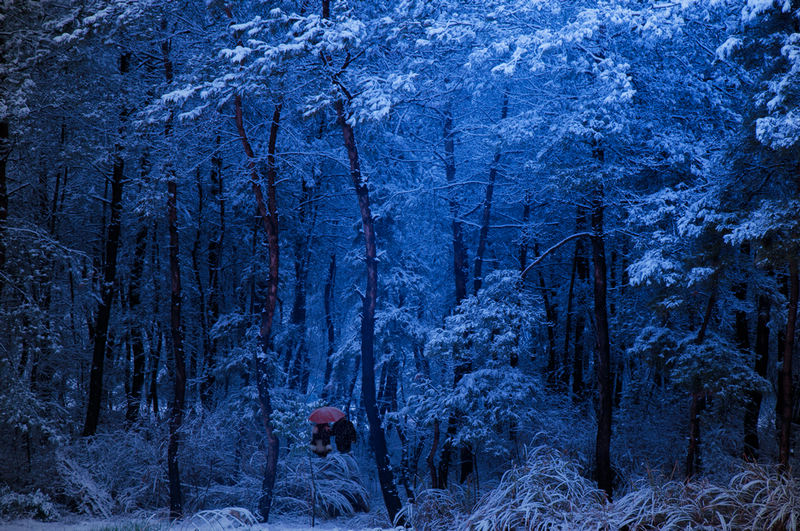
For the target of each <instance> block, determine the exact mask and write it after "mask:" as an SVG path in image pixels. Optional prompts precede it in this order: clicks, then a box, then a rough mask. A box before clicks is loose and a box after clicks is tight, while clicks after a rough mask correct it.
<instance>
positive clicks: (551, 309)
mask: <svg viewBox="0 0 800 531" xmlns="http://www.w3.org/2000/svg"><path fill="white" fill-rule="evenodd" d="M533 251H534V252H535V253H536V255H537V256H538V255H539V245H538V244H537V243H534V244H533ZM523 271H524V265H523ZM538 276H539V290H540V291H541V293H542V302H544V314H545V317H547V381H548V382H549V383H550V384H556V383H558V382H561V381H563V375H562V374H560V373H563V372H567V368H566V367H559V366H558V356H557V355H556V322H557V321H558V315H557V314H556V307H555V303H554V302H553V301H552V300H551V299H550V290H549V289H548V288H547V285H546V284H545V282H544V275H543V274H542V271H541V269H540V270H539V271H538Z"/></svg>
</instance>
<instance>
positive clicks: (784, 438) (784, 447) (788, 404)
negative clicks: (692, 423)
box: [778, 257, 800, 473]
mask: <svg viewBox="0 0 800 531" xmlns="http://www.w3.org/2000/svg"><path fill="white" fill-rule="evenodd" d="M797 262H798V261H797V258H795V257H792V258H790V259H789V304H788V308H787V310H788V315H787V316H786V340H785V342H784V345H783V367H782V368H783V370H782V371H781V378H782V383H783V388H782V389H781V391H782V393H783V396H782V400H781V412H780V414H781V436H780V443H779V452H778V453H779V457H778V462H779V463H780V466H781V468H782V469H783V470H784V471H786V472H787V473H788V470H789V457H790V455H791V445H792V441H791V435H792V434H791V427H792V405H793V404H794V402H793V401H792V357H793V354H794V336H795V329H796V324H797V304H798V295H800V278H798V264H797Z"/></svg>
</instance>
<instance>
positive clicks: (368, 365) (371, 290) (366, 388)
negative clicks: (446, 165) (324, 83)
mask: <svg viewBox="0 0 800 531" xmlns="http://www.w3.org/2000/svg"><path fill="white" fill-rule="evenodd" d="M334 106H335V109H336V115H337V118H338V121H339V127H341V130H342V137H343V139H344V146H345V149H346V150H347V158H348V160H349V162H350V176H351V178H352V180H353V187H354V188H355V191H356V197H357V198H358V209H359V211H360V212H361V224H362V227H363V230H364V246H365V250H366V259H367V289H366V293H365V295H364V304H363V308H362V310H361V394H362V398H363V400H364V409H365V410H366V412H367V421H368V423H369V434H370V439H371V441H372V448H373V450H374V452H375V464H376V465H377V467H378V480H379V481H380V485H381V492H382V493H383V501H384V503H385V504H386V510H387V511H388V513H389V518H390V519H391V520H392V521H394V519H395V517H396V516H397V514H398V513H399V512H400V509H401V508H402V504H401V502H400V496H399V494H398V492H397V486H396V485H395V483H394V475H393V473H392V468H391V465H390V463H389V454H388V449H387V447H386V436H385V434H384V432H383V427H382V425H381V419H380V415H379V413H378V405H377V399H376V396H375V351H374V349H375V305H376V301H377V296H378V260H377V242H376V238H375V224H374V221H373V219H372V212H371V210H370V202H369V189H368V188H367V183H366V182H365V180H364V178H363V176H362V175H361V166H360V161H359V156H358V148H357V146H356V139H355V134H354V131H353V128H352V126H351V125H350V124H349V123H348V122H347V117H346V116H345V111H344V103H343V102H342V101H341V100H338V101H336V102H335V103H334Z"/></svg>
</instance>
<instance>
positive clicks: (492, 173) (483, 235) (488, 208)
mask: <svg viewBox="0 0 800 531" xmlns="http://www.w3.org/2000/svg"><path fill="white" fill-rule="evenodd" d="M506 116H508V91H505V92H504V93H503V108H502V110H501V111H500V119H501V120H505V119H506ZM499 166H500V142H498V144H497V148H496V149H495V152H494V158H493V159H492V166H491V168H490V169H489V184H487V185H486V197H485V198H484V199H483V213H482V215H481V229H480V233H479V235H478V250H477V252H476V253H475V276H474V278H473V293H474V294H476V295H477V293H478V290H480V289H481V285H482V284H483V258H484V255H485V254H486V245H487V243H488V240H489V222H490V220H491V217H492V198H493V196H494V183H495V180H496V179H497V170H498V167H499ZM470 461H471V460H470Z"/></svg>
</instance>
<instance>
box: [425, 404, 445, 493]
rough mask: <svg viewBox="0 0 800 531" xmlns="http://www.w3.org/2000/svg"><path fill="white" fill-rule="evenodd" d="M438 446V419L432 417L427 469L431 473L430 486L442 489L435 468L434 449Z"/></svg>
mask: <svg viewBox="0 0 800 531" xmlns="http://www.w3.org/2000/svg"><path fill="white" fill-rule="evenodd" d="M438 446H439V419H434V421H433V440H432V441H431V451H430V452H429V453H428V458H427V459H426V462H427V463H428V471H429V472H430V474H431V488H432V489H443V488H444V486H443V485H442V484H441V481H440V480H439V474H438V473H437V470H436V461H435V456H436V449H437V448H438Z"/></svg>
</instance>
